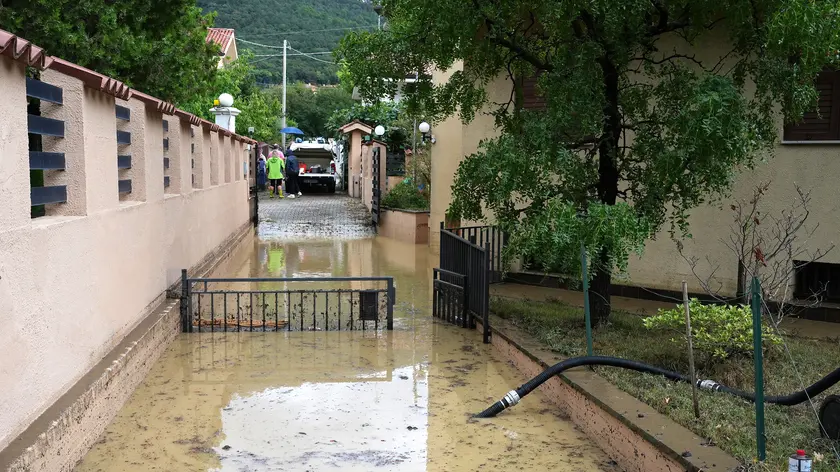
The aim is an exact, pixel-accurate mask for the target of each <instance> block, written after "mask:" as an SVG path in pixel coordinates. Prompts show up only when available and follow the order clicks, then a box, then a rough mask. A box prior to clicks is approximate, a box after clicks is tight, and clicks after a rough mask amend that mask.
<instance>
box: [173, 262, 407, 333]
mask: <svg viewBox="0 0 840 472" xmlns="http://www.w3.org/2000/svg"><path fill="white" fill-rule="evenodd" d="M395 298H396V291H395V289H394V278H393V277H306V278H236V279H222V278H192V279H191V278H189V277H187V271H186V270H184V271H182V272H181V328H182V331H183V332H185V333H187V332H190V333H191V332H214V331H342V330H368V329H373V330H378V329H379V328H380V327H384V328H385V329H387V330H393V329H394V301H395Z"/></svg>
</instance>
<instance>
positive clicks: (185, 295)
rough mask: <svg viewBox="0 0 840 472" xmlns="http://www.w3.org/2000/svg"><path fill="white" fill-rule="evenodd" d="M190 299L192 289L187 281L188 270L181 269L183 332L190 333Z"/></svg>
mask: <svg viewBox="0 0 840 472" xmlns="http://www.w3.org/2000/svg"><path fill="white" fill-rule="evenodd" d="M189 299H190V288H189V281H188V279H187V269H181V332H182V333H187V332H189V328H190V325H189V320H188V317H189Z"/></svg>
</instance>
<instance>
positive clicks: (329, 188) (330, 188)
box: [327, 183, 335, 193]
mask: <svg viewBox="0 0 840 472" xmlns="http://www.w3.org/2000/svg"><path fill="white" fill-rule="evenodd" d="M327 192H329V193H335V184H334V183H332V184H328V185H327Z"/></svg>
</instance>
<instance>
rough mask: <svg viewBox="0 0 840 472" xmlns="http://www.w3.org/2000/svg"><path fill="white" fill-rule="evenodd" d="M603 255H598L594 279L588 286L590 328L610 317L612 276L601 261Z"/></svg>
mask: <svg viewBox="0 0 840 472" xmlns="http://www.w3.org/2000/svg"><path fill="white" fill-rule="evenodd" d="M604 256H605V253H601V254H599V255H598V264H596V267H597V268H596V269H595V277H593V278H592V283H590V284H589V315H590V317H591V319H592V326H600V325H602V324H604V323H606V322H607V320H608V319H609V317H610V285H611V283H612V274H611V273H610V270H609V267H608V266H607V265H606V264H605V263H604V262H605V261H603V260H602V259H603V258H604Z"/></svg>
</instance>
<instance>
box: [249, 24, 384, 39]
mask: <svg viewBox="0 0 840 472" xmlns="http://www.w3.org/2000/svg"><path fill="white" fill-rule="evenodd" d="M371 28H378V26H377V25H370V26H349V27H346V28H327V29H319V30H302V31H288V32H282V33H280V32H278V33H257V34H249V35H248V36H249V37H253V36H257V37H264V36H265V37H269V36H287V35H291V34H306V33H322V32H325V31H348V30H356V29H371Z"/></svg>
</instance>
